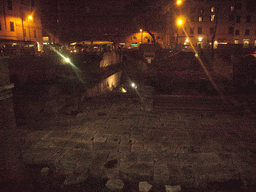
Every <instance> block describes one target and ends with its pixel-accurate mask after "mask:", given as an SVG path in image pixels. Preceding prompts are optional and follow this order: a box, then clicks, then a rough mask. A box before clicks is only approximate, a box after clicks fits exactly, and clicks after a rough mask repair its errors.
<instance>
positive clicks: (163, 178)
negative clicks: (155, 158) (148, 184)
mask: <svg viewBox="0 0 256 192" xmlns="http://www.w3.org/2000/svg"><path fill="white" fill-rule="evenodd" d="M168 180H169V170H168V166H167V164H164V163H161V162H156V163H155V164H154V181H155V182H157V183H159V182H160V183H161V182H164V183H165V182H167V181H168Z"/></svg>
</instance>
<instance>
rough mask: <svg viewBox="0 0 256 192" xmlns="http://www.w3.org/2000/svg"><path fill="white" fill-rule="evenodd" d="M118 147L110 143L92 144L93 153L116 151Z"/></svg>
mask: <svg viewBox="0 0 256 192" xmlns="http://www.w3.org/2000/svg"><path fill="white" fill-rule="evenodd" d="M118 150H119V145H118V144H117V143H111V142H104V143H103V142H94V143H93V151H118Z"/></svg>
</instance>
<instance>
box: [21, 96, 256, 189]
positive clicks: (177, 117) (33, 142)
mask: <svg viewBox="0 0 256 192" xmlns="http://www.w3.org/2000/svg"><path fill="white" fill-rule="evenodd" d="M153 106H154V110H153V111H151V112H147V111H143V110H141V103H140V100H139V98H138V97H137V96H136V95H135V94H122V93H119V92H112V93H109V94H107V95H104V96H100V97H94V98H91V99H87V100H86V101H85V102H84V103H83V112H82V113H79V114H78V115H76V116H71V115H69V116H68V115H63V114H56V115H49V114H44V112H41V113H40V114H39V115H40V118H33V119H34V120H33V121H31V122H30V123H28V124H24V125H20V126H19V127H18V128H19V129H20V130H21V137H22V141H23V143H22V145H21V149H22V154H23V161H24V162H25V163H26V164H41V165H42V164H44V165H47V167H49V168H50V169H53V170H54V171H55V172H56V173H58V174H62V175H65V176H66V178H71V179H70V180H71V181H66V182H67V183H68V182H70V183H72V181H73V182H74V183H75V182H78V181H79V179H80V180H83V178H84V179H86V178H87V176H88V174H90V175H91V177H97V178H107V179H121V180H123V181H134V182H141V181H147V182H149V183H151V184H152V185H153V186H154V185H170V186H177V185H179V186H180V187H181V189H182V190H183V189H185V188H186V189H189V188H191V189H192V188H194V189H201V190H202V191H207V190H206V189H207V188H209V187H210V186H213V185H214V184H216V183H219V184H220V183H222V184H223V183H225V182H226V183H229V185H227V186H226V187H227V188H229V189H230V191H236V190H237V191H239V189H243V190H245V191H246V190H247V191H250V190H251V191H253V188H254V187H255V184H256V183H255V182H256V178H255V175H256V167H255V159H256V145H255V141H256V140H255V138H256V131H255V125H256V123H255V116H253V115H248V114H246V112H245V113H241V111H240V108H237V107H236V106H235V105H232V104H231V103H226V102H223V101H222V99H221V98H220V97H217V96H213V97H210V96H160V95H159V96H155V98H154V102H153ZM216 106H217V107H216ZM225 190H226V189H225ZM188 191H189V190H188ZM196 191H199V190H196Z"/></svg>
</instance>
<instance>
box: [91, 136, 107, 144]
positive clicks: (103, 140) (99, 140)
mask: <svg viewBox="0 0 256 192" xmlns="http://www.w3.org/2000/svg"><path fill="white" fill-rule="evenodd" d="M106 140H107V138H105V137H94V139H93V142H95V143H96V142H99V143H102V142H106Z"/></svg>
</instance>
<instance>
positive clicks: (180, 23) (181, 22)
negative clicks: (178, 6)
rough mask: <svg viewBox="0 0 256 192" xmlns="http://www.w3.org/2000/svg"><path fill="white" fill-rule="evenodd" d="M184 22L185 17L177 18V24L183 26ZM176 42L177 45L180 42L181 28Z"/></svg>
mask: <svg viewBox="0 0 256 192" xmlns="http://www.w3.org/2000/svg"><path fill="white" fill-rule="evenodd" d="M183 23H184V21H183V19H181V18H179V19H178V20H177V25H178V26H179V27H182V26H183ZM176 43H177V45H178V44H179V30H178V29H177V40H176Z"/></svg>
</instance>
